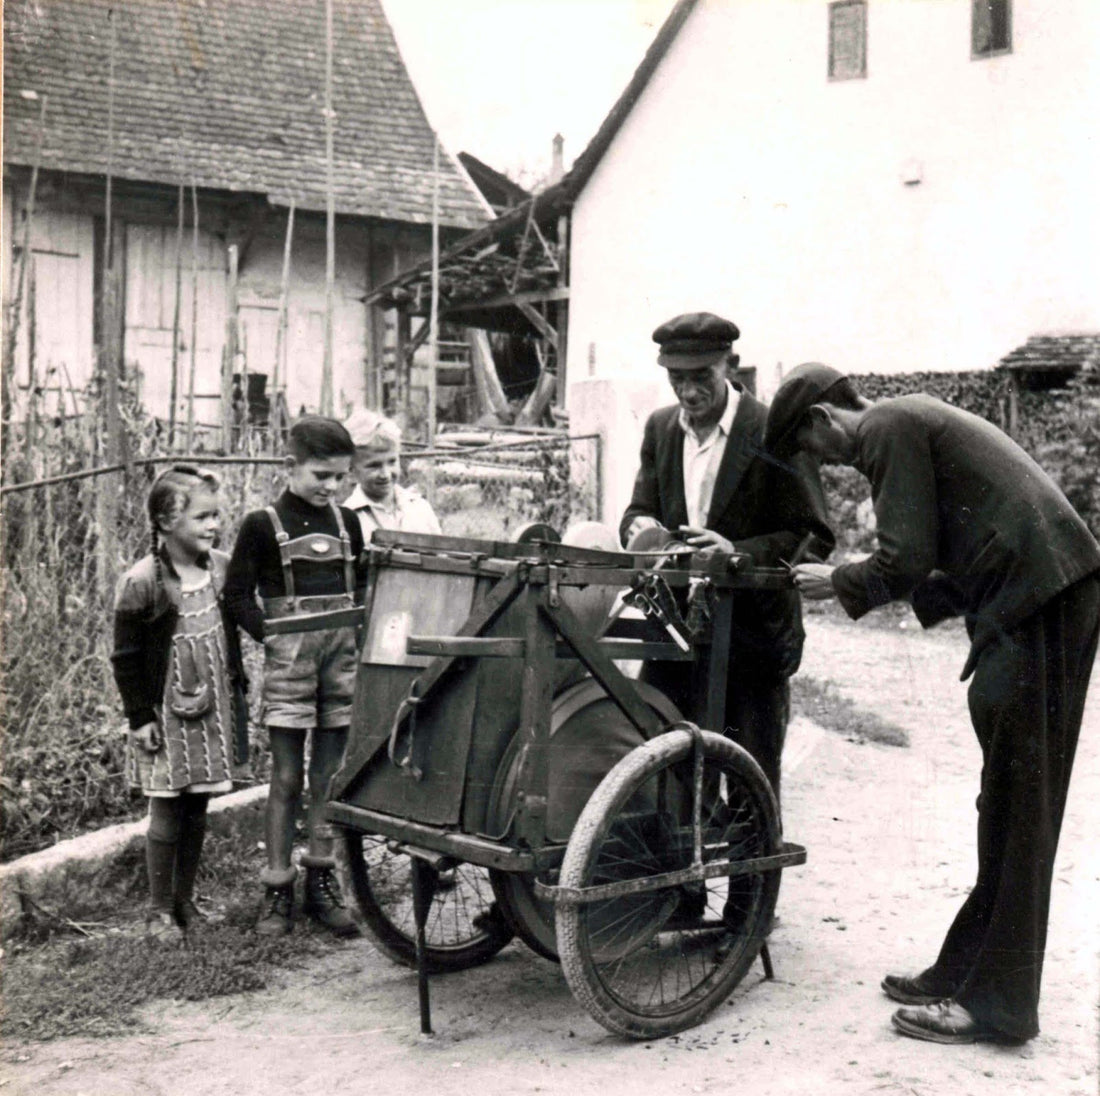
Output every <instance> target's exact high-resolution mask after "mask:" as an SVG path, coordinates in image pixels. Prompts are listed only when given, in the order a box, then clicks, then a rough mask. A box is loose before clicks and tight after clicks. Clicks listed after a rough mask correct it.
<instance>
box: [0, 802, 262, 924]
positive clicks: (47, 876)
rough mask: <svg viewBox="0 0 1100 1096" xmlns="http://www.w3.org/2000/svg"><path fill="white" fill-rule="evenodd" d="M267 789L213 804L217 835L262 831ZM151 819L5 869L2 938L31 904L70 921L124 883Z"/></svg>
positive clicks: (0, 891) (0, 879)
mask: <svg viewBox="0 0 1100 1096" xmlns="http://www.w3.org/2000/svg"><path fill="white" fill-rule="evenodd" d="M267 791H268V785H267V784H260V785H257V786H255V787H251V788H242V789H241V790H240V791H236V792H230V793H229V794H228V795H220V796H215V797H214V798H212V799H211V800H210V807H209V811H208V814H207V819H208V825H209V828H210V831H211V832H212V833H224V832H228V831H231V830H235V829H240V828H243V827H247V828H249V829H251V828H253V827H255V828H256V830H257V832H259V827H260V826H262V822H263V808H264V804H265V803H266V802H267ZM147 825H148V819H147V818H142V819H140V820H139V821H137V822H122V823H119V824H118V825H115V826H106V827H104V828H103V829H101V830H94V831H93V832H91V833H85V834H81V836H80V837H73V838H71V839H70V840H68V841H60V842H58V843H57V844H56V845H53V846H51V847H50V848H48V849H42V850H41V851H39V852H32V853H29V854H28V855H27V856H21V857H19V859H18V860H13V861H11V863H9V864H2V865H0V938H3V939H7V937H9V936H10V935H11V934H12V933H13V932H15V931H16V929H17V928H18V926H19V922H20V921H21V920H22V918H23V917H24V912H23V910H24V902H25V898H24V897H23V896H25V897H26V898H30V899H31V900H33V901H34V902H35V903H37V904H38V905H40V906H42V907H43V908H44V909H48V910H50V911H51V912H54V913H58V914H59V915H64V911H65V909H66V908H67V907H68V906H69V905H70V904H73V903H75V904H76V905H80V904H87V902H88V895H89V894H91V893H93V889H102V888H104V887H106V886H108V885H110V882H111V881H112V874H113V875H114V880H113V881H114V882H115V883H116V885H117V882H118V878H117V877H118V874H119V872H118V864H119V861H121V860H123V859H124V858H125V857H126V855H127V854H129V853H130V852H131V850H133V853H134V854H137V852H138V846H139V844H140V842H142V841H143V840H144V838H145V830H146V827H147Z"/></svg>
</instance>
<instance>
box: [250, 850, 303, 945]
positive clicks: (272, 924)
mask: <svg viewBox="0 0 1100 1096" xmlns="http://www.w3.org/2000/svg"><path fill="white" fill-rule="evenodd" d="M297 874H298V873H297V871H296V870H295V869H294V868H293V867H290V868H287V869H285V870H283V871H279V870H277V869H272V868H267V869H265V870H264V872H263V873H262V874H261V876H260V878H261V880H262V881H263V883H264V908H263V913H261V914H260V919H259V921H257V922H256V932H257V933H258V934H259V935H260V936H285V935H286V934H287V933H288V932H290V931H291V929H293V928H294V880H295V878H296V877H297Z"/></svg>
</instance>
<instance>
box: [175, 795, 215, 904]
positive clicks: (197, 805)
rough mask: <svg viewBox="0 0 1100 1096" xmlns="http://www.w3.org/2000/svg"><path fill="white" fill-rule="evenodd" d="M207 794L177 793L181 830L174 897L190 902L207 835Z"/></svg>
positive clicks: (177, 844)
mask: <svg viewBox="0 0 1100 1096" xmlns="http://www.w3.org/2000/svg"><path fill="white" fill-rule="evenodd" d="M208 798H209V797H208V796H205V795H182V796H180V833H179V840H178V841H177V842H176V876H175V897H176V901H177V902H190V901H191V900H192V898H193V897H194V894H195V878H196V876H197V875H198V872H199V862H200V861H201V859H202V846H203V840H204V838H205V837H206V805H207V800H208Z"/></svg>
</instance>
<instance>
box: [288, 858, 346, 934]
mask: <svg viewBox="0 0 1100 1096" xmlns="http://www.w3.org/2000/svg"><path fill="white" fill-rule="evenodd" d="M302 865H303V866H304V867H305V869H306V894H305V901H304V902H303V903H302V912H303V913H304V914H306V916H307V917H309V918H310V919H311V920H312V921H313V922H314V923H315V924H317V925H321V926H322V927H323V928H326V929H328V931H329V932H331V933H332V934H333V935H334V936H358V935H359V926H358V925H357V924H356V923H355V922H354V921H353V920H352V917H351V914H350V913H348V911H347V910H346V909H345V908H344V899H343V896H342V895H341V893H340V881H339V879H337V878H336V861H335V860H331V859H329V858H328V857H321V856H303V857H302Z"/></svg>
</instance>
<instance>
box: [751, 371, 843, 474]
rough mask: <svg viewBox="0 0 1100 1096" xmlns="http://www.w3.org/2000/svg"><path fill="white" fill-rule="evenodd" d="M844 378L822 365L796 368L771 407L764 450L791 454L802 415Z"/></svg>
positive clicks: (778, 453) (789, 375)
mask: <svg viewBox="0 0 1100 1096" xmlns="http://www.w3.org/2000/svg"><path fill="white" fill-rule="evenodd" d="M845 379H846V378H845V376H844V374H843V373H839V372H837V370H835V369H833V368H832V366H829V365H822V364H821V362H805V363H804V364H802V365H797V366H795V368H794V369H792V370H791V371H790V373H788V374H787V376H786V377H785V378H784V380H783V383H782V384H781V385H780V386H779V390H778V391H777V392H776V394H775V398H774V399H773V400H772V402H771V407H769V408H768V422H767V425H766V426H765V427H764V448H765V449H767V450H768V452H769V453H773V454H775V455H776V456H787V455H789V453H790V451H791V449H792V448H793V442H794V433H795V431H796V430H797V429H798V427H799V424H800V423H801V422H802V416H803V415H805V414H806V412H807V411H809V409H810V408H811V407H812V406H813V405H814V404H815V403H817V402H818V401H819V400H820V399H821V397H822V396H824V395H825V393H826V392H828V391H829V389H830V388H833V387H835V386H836V385H838V384H839V383H840V382H841V381H842V380H845Z"/></svg>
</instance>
